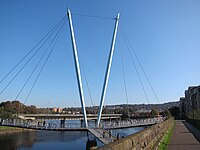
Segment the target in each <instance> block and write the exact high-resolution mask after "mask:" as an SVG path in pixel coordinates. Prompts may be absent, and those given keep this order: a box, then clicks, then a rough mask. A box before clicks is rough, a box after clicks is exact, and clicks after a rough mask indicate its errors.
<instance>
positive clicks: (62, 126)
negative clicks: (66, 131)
mask: <svg viewBox="0 0 200 150" xmlns="http://www.w3.org/2000/svg"><path fill="white" fill-rule="evenodd" d="M60 127H61V128H65V119H62V120H60Z"/></svg>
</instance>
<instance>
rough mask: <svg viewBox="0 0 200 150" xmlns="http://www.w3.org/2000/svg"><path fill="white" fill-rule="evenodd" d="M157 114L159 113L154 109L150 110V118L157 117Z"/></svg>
mask: <svg viewBox="0 0 200 150" xmlns="http://www.w3.org/2000/svg"><path fill="white" fill-rule="evenodd" d="M158 114H159V113H158V111H157V110H156V109H152V110H151V116H152V117H157V116H158Z"/></svg>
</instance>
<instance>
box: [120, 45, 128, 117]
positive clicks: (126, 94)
mask: <svg viewBox="0 0 200 150" xmlns="http://www.w3.org/2000/svg"><path fill="white" fill-rule="evenodd" d="M119 52H120V56H121V63H122V74H123V81H124V90H125V96H126V103H127V106H128V104H129V103H128V91H127V84H126V76H125V68H124V59H123V56H122V51H121V47H120V50H119ZM128 118H129V119H130V116H129V106H128Z"/></svg>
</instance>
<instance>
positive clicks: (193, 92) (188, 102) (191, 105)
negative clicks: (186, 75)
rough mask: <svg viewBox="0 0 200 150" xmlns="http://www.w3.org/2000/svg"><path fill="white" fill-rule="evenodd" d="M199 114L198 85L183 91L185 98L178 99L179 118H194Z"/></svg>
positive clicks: (199, 94) (199, 96)
mask: <svg viewBox="0 0 200 150" xmlns="http://www.w3.org/2000/svg"><path fill="white" fill-rule="evenodd" d="M199 112H200V85H199V86H190V87H188V89H187V90H185V97H181V98H180V113H181V117H182V118H185V117H189V118H191V117H192V118H194V117H195V115H199V114H198V113H199Z"/></svg>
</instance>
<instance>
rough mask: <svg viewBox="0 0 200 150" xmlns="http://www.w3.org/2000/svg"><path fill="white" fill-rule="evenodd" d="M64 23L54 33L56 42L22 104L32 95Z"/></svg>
mask: <svg viewBox="0 0 200 150" xmlns="http://www.w3.org/2000/svg"><path fill="white" fill-rule="evenodd" d="M65 22H66V20H65V21H64V22H63V24H62V26H61V27H60V29H59V31H58V32H57V33H56V36H55V38H56V40H55V42H54V44H53V46H52V48H51V50H50V52H49V54H48V56H47V57H46V59H45V61H44V64H43V66H42V68H41V69H40V71H39V74H38V75H37V77H36V79H35V81H34V83H33V85H32V87H31V89H30V91H29V93H28V95H27V97H26V99H25V101H24V104H25V103H26V102H27V100H28V98H29V96H30V94H31V93H32V91H33V88H34V87H35V85H36V83H37V81H38V79H39V77H40V75H41V73H42V71H43V70H44V67H45V65H46V63H47V61H48V59H49V57H50V55H51V54H52V52H53V50H54V48H55V45H56V43H57V41H58V39H59V37H60V33H61V30H62V29H63V26H64V24H65Z"/></svg>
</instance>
